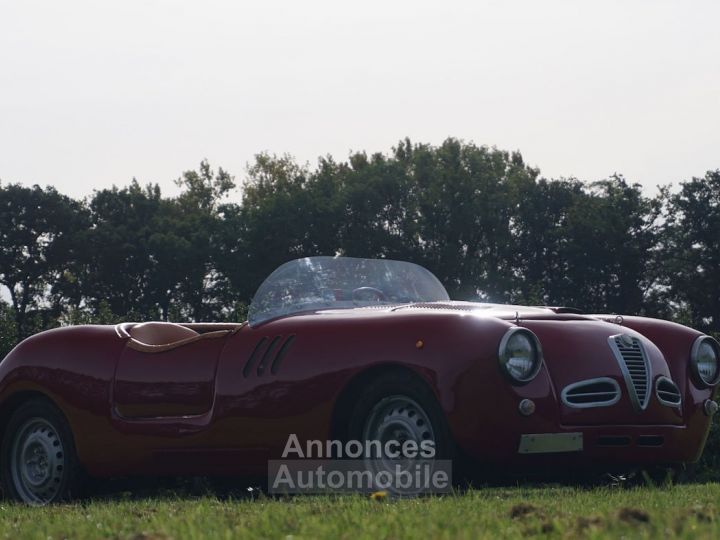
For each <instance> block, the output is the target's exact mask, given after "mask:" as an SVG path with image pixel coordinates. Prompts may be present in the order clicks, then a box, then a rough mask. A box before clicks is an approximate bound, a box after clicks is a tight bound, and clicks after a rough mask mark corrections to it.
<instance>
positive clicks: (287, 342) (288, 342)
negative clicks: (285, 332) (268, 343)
mask: <svg viewBox="0 0 720 540" xmlns="http://www.w3.org/2000/svg"><path fill="white" fill-rule="evenodd" d="M294 339H295V336H294V335H291V336H288V338H287V339H286V340H285V343H283V344H282V347H280V350H279V351H278V353H277V355H275V360H273V363H272V367H271V368H270V373H272V374H273V375H275V374H277V372H278V370H279V369H280V362H282V359H283V357H284V356H285V354H286V353H287V352H288V349H289V348H290V345H291V344H292V342H293V340H294Z"/></svg>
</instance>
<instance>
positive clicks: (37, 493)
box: [0, 399, 80, 505]
mask: <svg viewBox="0 0 720 540" xmlns="http://www.w3.org/2000/svg"><path fill="white" fill-rule="evenodd" d="M0 453H1V456H0V467H1V469H2V487H3V493H4V494H5V496H7V497H9V498H11V499H14V500H16V501H20V502H24V503H27V504H32V505H44V504H51V503H55V502H62V501H66V500H69V499H71V498H72V497H73V496H76V495H77V490H78V485H79V477H80V475H79V466H78V462H77V457H76V454H75V444H74V441H73V437H72V433H71V431H70V427H69V426H68V423H67V421H66V420H65V418H64V416H63V415H62V413H61V412H60V411H59V410H58V409H57V407H55V406H54V405H52V404H51V403H50V402H48V401H46V400H44V399H35V400H32V401H28V402H26V403H24V404H22V405H21V406H20V407H18V409H17V410H16V411H15V412H14V413H13V415H12V416H11V417H10V421H9V422H8V425H7V429H6V430H5V437H4V438H3V442H2V448H1V449H0Z"/></svg>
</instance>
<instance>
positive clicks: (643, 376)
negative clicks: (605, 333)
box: [608, 334, 651, 411]
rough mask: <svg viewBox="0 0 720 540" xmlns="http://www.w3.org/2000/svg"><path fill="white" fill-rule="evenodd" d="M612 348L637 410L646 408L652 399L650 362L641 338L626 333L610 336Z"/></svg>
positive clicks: (609, 340)
mask: <svg viewBox="0 0 720 540" xmlns="http://www.w3.org/2000/svg"><path fill="white" fill-rule="evenodd" d="M608 342H609V343H610V348H611V349H612V350H613V353H615V358H616V359H617V361H618V364H620V370H621V371H622V374H623V377H624V378H625V384H626V385H627V388H628V394H629V395H630V401H632V404H633V407H634V408H635V410H636V411H642V410H645V408H646V407H647V405H648V402H649V401H650V380H651V376H650V363H649V361H648V357H647V353H646V352H645V348H644V347H643V345H642V343H641V342H640V340H639V339H638V338H636V337H633V336H628V335H626V334H619V335H617V336H610V337H609V338H608Z"/></svg>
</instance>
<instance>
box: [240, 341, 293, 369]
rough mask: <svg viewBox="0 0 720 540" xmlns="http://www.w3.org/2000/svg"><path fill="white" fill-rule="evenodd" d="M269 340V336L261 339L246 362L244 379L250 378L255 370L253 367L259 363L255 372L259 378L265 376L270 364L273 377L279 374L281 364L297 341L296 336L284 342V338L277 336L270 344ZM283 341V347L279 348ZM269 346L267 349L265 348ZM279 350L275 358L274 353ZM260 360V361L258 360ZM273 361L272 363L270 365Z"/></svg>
mask: <svg viewBox="0 0 720 540" xmlns="http://www.w3.org/2000/svg"><path fill="white" fill-rule="evenodd" d="M268 340H269V338H268V337H267V336H265V337H263V338H261V339H260V341H258V342H257V344H256V345H255V348H254V349H253V351H252V353H250V356H249V357H248V359H247V361H246V362H245V366H244V367H243V377H249V376H250V373H251V372H252V370H253V367H254V366H255V364H256V363H257V368H256V370H255V372H256V373H257V375H258V376H260V375H263V374H264V373H265V370H266V369H267V367H268V364H270V373H272V374H273V375H275V374H277V372H278V370H279V369H280V364H281V362H282V360H283V358H284V357H285V355H286V354H287V352H288V350H289V349H290V345H292V342H293V341H294V340H295V335H294V334H292V335H290V336H288V337H287V339H285V340H284V341H283V336H275V337H274V338H272V340H271V341H270V343H268ZM281 341H282V345H280V348H278V345H279V344H280V342H281ZM266 344H267V347H266V346H265V345H266ZM276 349H277V353H275V355H274V356H273V352H274V351H275V350H276ZM258 359H259V360H258ZM271 361H272V363H270V362H271Z"/></svg>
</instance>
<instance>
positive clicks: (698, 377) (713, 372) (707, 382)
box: [690, 336, 720, 386]
mask: <svg viewBox="0 0 720 540" xmlns="http://www.w3.org/2000/svg"><path fill="white" fill-rule="evenodd" d="M690 369H691V370H692V374H693V375H694V377H695V381H696V382H697V383H698V384H700V386H715V385H716V384H717V383H718V381H720V345H718V342H717V341H715V340H714V339H713V338H711V337H710V336H700V337H699V338H697V339H696V340H695V343H693V346H692V351H690Z"/></svg>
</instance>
